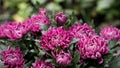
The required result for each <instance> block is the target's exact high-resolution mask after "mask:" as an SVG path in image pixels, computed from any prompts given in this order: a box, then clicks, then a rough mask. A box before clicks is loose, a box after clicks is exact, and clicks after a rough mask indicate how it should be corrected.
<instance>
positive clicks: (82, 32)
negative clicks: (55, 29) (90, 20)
mask: <svg viewBox="0 0 120 68" xmlns="http://www.w3.org/2000/svg"><path fill="white" fill-rule="evenodd" d="M69 32H70V33H71V35H72V36H73V38H82V37H91V36H93V35H95V31H94V30H93V29H92V28H91V27H90V26H88V25H87V24H86V23H85V24H83V25H81V24H76V25H73V26H71V27H70V28H69Z"/></svg>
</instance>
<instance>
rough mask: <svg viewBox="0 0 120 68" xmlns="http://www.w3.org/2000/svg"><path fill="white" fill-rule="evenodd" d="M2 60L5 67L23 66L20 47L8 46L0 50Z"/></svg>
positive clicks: (18, 67) (21, 67) (15, 67)
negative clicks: (0, 51)
mask: <svg viewBox="0 0 120 68" xmlns="http://www.w3.org/2000/svg"><path fill="white" fill-rule="evenodd" d="M2 61H3V63H4V66H5V68H23V66H24V59H23V56H22V52H21V51H20V49H15V50H13V49H11V48H10V47H8V49H7V50H5V51H3V52H2Z"/></svg>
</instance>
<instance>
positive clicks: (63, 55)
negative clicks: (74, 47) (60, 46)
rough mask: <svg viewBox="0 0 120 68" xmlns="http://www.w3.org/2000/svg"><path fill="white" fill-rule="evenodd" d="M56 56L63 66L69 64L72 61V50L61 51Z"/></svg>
mask: <svg viewBox="0 0 120 68" xmlns="http://www.w3.org/2000/svg"><path fill="white" fill-rule="evenodd" d="M54 57H55V59H56V62H57V63H58V64H59V65H62V66H67V65H69V64H70V63H71V61H72V57H71V54H70V52H64V51H61V52H60V53H58V54H56V55H55V56H54Z"/></svg>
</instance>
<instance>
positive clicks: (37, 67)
mask: <svg viewBox="0 0 120 68" xmlns="http://www.w3.org/2000/svg"><path fill="white" fill-rule="evenodd" d="M32 68H55V66H54V65H52V64H51V63H50V62H45V61H44V60H38V61H36V62H35V63H34V66H33V67H32Z"/></svg>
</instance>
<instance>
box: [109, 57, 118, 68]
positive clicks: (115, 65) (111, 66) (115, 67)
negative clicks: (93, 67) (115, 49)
mask: <svg viewBox="0 0 120 68" xmlns="http://www.w3.org/2000/svg"><path fill="white" fill-rule="evenodd" d="M109 68H120V56H117V57H114V58H113V59H112V61H111V62H110V64H109Z"/></svg>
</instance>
